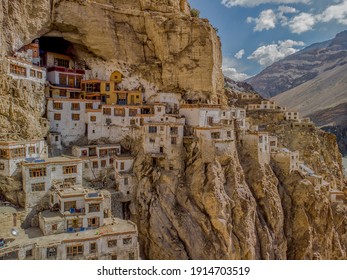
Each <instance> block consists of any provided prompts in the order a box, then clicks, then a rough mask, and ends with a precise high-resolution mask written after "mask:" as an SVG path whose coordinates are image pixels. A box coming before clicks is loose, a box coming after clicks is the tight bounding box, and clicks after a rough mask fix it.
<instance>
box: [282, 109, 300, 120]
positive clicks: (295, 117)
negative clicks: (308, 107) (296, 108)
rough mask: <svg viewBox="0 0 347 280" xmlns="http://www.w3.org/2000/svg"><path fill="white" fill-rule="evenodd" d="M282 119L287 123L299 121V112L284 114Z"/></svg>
mask: <svg viewBox="0 0 347 280" xmlns="http://www.w3.org/2000/svg"><path fill="white" fill-rule="evenodd" d="M284 118H285V120H287V121H298V120H299V112H289V111H287V112H285V114H284Z"/></svg>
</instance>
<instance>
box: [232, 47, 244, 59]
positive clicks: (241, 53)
mask: <svg viewBox="0 0 347 280" xmlns="http://www.w3.org/2000/svg"><path fill="white" fill-rule="evenodd" d="M244 55H245V50H244V49H242V50H239V51H238V52H237V53H236V54H235V55H234V57H235V58H237V59H241V58H242V57H243V56H244Z"/></svg>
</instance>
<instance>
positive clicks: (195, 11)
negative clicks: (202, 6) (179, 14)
mask: <svg viewBox="0 0 347 280" xmlns="http://www.w3.org/2000/svg"><path fill="white" fill-rule="evenodd" d="M190 15H191V16H192V17H199V16H200V11H199V10H198V9H191V10H190Z"/></svg>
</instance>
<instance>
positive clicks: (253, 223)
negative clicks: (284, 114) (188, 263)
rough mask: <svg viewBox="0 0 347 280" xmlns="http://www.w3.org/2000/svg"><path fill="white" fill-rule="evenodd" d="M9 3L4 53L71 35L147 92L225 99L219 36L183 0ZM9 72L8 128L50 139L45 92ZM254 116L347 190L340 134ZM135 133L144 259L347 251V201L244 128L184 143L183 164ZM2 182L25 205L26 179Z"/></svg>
mask: <svg viewBox="0 0 347 280" xmlns="http://www.w3.org/2000/svg"><path fill="white" fill-rule="evenodd" d="M0 7H1V8H2V10H0V23H1V25H2V30H3V32H2V33H1V41H0V43H1V46H2V48H1V52H2V55H5V54H10V53H11V52H13V51H14V50H16V49H18V48H20V47H21V46H23V45H24V44H26V43H29V42H31V41H32V40H33V39H35V38H38V37H41V36H48V37H49V36H52V37H62V38H64V39H65V40H67V41H70V42H71V43H72V44H73V46H74V49H75V51H76V54H77V56H78V58H79V59H82V60H84V61H86V63H87V65H88V67H89V68H91V69H93V71H95V70H96V71H97V72H98V74H99V77H100V78H108V75H109V74H110V73H111V72H112V71H113V70H115V69H118V70H120V71H122V72H123V73H124V74H125V76H126V78H125V82H124V83H125V84H126V85H127V86H128V87H138V86H142V87H144V88H145V91H146V95H147V96H146V97H148V95H151V94H152V93H154V92H155V91H178V92H180V93H182V96H183V97H184V98H185V99H195V100H200V101H206V102H217V100H218V99H221V100H225V98H226V95H224V89H223V86H224V84H223V77H222V72H221V50H220V42H219V39H218V37H217V35H216V32H215V30H214V29H213V27H211V25H210V24H209V23H208V22H207V21H206V20H203V19H199V18H193V17H191V16H190V11H189V5H188V4H187V1H186V0H98V1H92V0H70V1H68V0H59V1H57V0H55V1H54V0H52V1H48V0H36V1H32V0H18V1H10V0H4V1H2V3H1V6H0ZM0 75H1V79H2V80H1V81H3V83H1V84H2V85H1V87H0V90H1V96H2V97H3V100H8V101H6V102H2V104H1V110H2V111H1V119H0V122H1V123H0V127H1V129H2V130H1V131H2V132H3V131H5V132H6V131H9V132H10V131H12V130H13V131H14V130H15V131H16V132H17V137H19V138H23V139H30V138H36V137H38V136H43V135H44V134H45V131H46V130H47V129H48V128H45V124H44V123H45V122H44V121H43V120H42V114H43V111H44V93H43V88H42V87H40V86H39V85H37V84H35V83H30V84H26V83H24V82H23V83H19V82H16V81H13V80H12V79H11V78H8V77H7V76H6V75H5V74H4V73H0ZM10 104H11V105H10ZM250 121H251V122H252V123H253V124H254V125H267V126H268V129H269V130H270V131H271V132H272V133H274V134H276V135H277V136H278V137H279V141H280V143H281V144H282V145H283V146H286V147H289V148H291V149H293V150H294V149H296V150H299V151H300V153H301V154H302V155H303V159H304V160H305V162H307V163H308V164H310V165H311V166H312V168H314V171H315V172H317V173H319V174H323V175H324V177H325V178H326V179H327V180H329V182H330V183H331V184H332V185H333V186H334V187H336V188H338V189H340V190H343V189H344V183H343V177H342V172H341V156H340V154H339V153H338V150H337V146H336V141H335V139H334V137H332V136H331V135H329V134H326V133H323V132H321V131H320V130H317V129H309V130H306V129H297V130H293V129H292V128H291V127H290V124H288V123H286V122H283V120H281V119H280V117H278V116H273V115H271V114H270V115H268V114H265V113H264V114H259V115H257V114H255V115H251V116H250ZM20 128H21V129H20ZM45 129H46V130H45ZM235 129H236V132H237V133H236V134H238V132H239V129H238V128H237V127H235ZM7 138H8V139H11V138H12V137H11V135H10V134H7ZM137 141H140V140H138V139H137V140H135V139H134V141H133V142H132V141H127V145H129V148H132V149H131V150H132V151H133V152H134V154H136V161H135V166H134V173H135V175H136V179H137V181H138V187H137V189H136V198H135V200H134V201H133V202H132V203H131V205H130V211H131V218H132V220H134V221H135V222H136V223H137V225H138V228H139V236H140V243H141V251H142V256H143V257H144V258H149V259H287V258H290V259H314V258H324V259H344V258H346V245H347V243H346V242H347V240H346V236H347V235H346V224H347V219H346V206H345V205H338V206H336V205H333V204H331V203H330V201H329V199H328V198H327V190H325V189H320V188H319V189H318V188H315V186H314V185H313V184H312V183H310V182H308V181H307V180H305V179H304V178H302V177H301V175H300V174H298V173H293V174H292V175H286V174H282V172H281V171H280V170H278V169H276V167H275V166H273V165H270V164H263V163H259V162H258V160H257V159H256V157H255V156H254V154H253V152H252V150H249V149H247V147H244V146H242V144H241V141H240V138H239V137H238V135H236V139H235V141H233V142H230V143H229V145H228V147H227V148H226V149H225V150H223V152H222V153H221V152H218V151H217V150H216V149H215V147H214V146H213V145H211V143H208V142H204V141H203V140H202V139H196V138H191V139H188V138H187V139H185V143H184V146H183V147H182V151H181V152H180V153H179V154H177V159H176V161H177V162H178V163H179V164H178V165H177V166H180V167H179V168H176V169H174V170H163V169H160V168H157V167H155V166H153V164H152V161H151V159H150V158H148V157H147V156H146V155H145V154H144V153H143V150H141V149H140V148H139V147H141V145H138V143H137ZM312 151H316V152H312ZM0 179H1V180H2V181H0V187H1V188H2V190H3V193H5V194H10V195H9V197H10V198H12V202H14V203H16V202H18V201H19V200H20V199H21V194H17V192H20V190H19V185H17V184H14V183H13V184H11V183H9V182H8V181H6V179H4V178H0ZM12 185H13V187H12V188H11V186H12ZM18 203H19V202H18ZM19 204H20V203H19Z"/></svg>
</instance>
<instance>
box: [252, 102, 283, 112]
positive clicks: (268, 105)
mask: <svg viewBox="0 0 347 280" xmlns="http://www.w3.org/2000/svg"><path fill="white" fill-rule="evenodd" d="M246 109H247V110H249V111H254V110H272V111H282V112H284V111H286V107H281V106H279V105H277V104H276V103H275V102H274V101H271V100H262V101H261V103H260V104H249V105H247V106H246Z"/></svg>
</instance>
